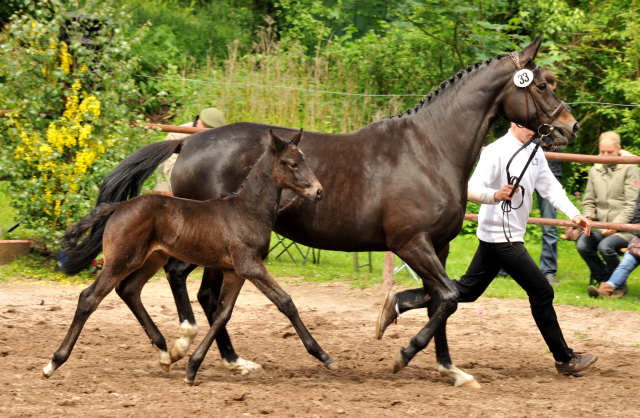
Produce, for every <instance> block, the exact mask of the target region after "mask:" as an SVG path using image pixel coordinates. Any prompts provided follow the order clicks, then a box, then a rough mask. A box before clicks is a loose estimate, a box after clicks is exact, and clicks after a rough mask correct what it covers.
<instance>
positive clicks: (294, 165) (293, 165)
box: [289, 163, 298, 170]
mask: <svg viewBox="0 0 640 418" xmlns="http://www.w3.org/2000/svg"><path fill="white" fill-rule="evenodd" d="M289 167H291V168H293V169H294V170H295V169H296V168H298V164H296V163H292V164H289Z"/></svg>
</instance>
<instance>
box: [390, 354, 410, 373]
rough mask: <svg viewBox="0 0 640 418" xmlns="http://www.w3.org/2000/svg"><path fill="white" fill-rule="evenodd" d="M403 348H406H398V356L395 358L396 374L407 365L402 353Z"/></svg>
mask: <svg viewBox="0 0 640 418" xmlns="http://www.w3.org/2000/svg"><path fill="white" fill-rule="evenodd" d="M402 350H404V349H403V348H400V350H398V353H397V354H396V356H395V357H394V358H393V373H394V374H396V373H398V372H399V371H400V370H402V369H404V368H405V367H407V362H406V361H405V360H404V356H403V355H402Z"/></svg>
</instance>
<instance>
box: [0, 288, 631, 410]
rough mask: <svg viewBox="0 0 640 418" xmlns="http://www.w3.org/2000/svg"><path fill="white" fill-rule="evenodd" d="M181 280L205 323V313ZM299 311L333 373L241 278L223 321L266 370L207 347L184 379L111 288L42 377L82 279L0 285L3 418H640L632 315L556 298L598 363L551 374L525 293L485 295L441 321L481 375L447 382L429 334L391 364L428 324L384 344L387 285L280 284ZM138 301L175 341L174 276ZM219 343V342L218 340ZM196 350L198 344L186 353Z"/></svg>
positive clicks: (573, 340)
mask: <svg viewBox="0 0 640 418" xmlns="http://www.w3.org/2000/svg"><path fill="white" fill-rule="evenodd" d="M198 284H199V283H198V281H197V280H193V281H192V283H191V284H190V287H189V291H190V294H191V299H192V303H193V304H194V305H196V306H194V308H195V311H196V314H197V319H198V323H199V324H200V326H201V332H200V335H199V336H198V338H196V341H195V343H196V344H198V343H199V342H200V340H201V338H202V337H203V336H204V334H205V332H204V331H205V329H206V320H205V319H204V316H203V314H202V310H201V309H200V307H199V305H198V304H197V302H196V301H195V299H196V292H197V288H196V286H197V285H198ZM283 287H284V288H285V290H286V291H287V292H289V293H290V294H291V295H292V297H293V300H294V301H295V302H296V304H297V306H298V309H299V311H300V314H301V316H302V319H303V321H305V323H306V324H307V325H308V327H309V328H310V329H311V332H312V334H313V335H314V336H315V337H316V339H317V340H318V342H319V343H320V345H321V346H322V347H323V348H324V350H325V351H326V352H327V353H328V354H329V355H331V356H332V357H333V358H334V360H335V361H336V363H337V364H338V365H339V366H340V370H339V371H337V372H332V371H330V370H327V369H325V368H324V367H323V366H322V365H321V364H320V363H318V362H317V361H316V360H315V359H314V358H313V357H311V356H309V355H308V354H307V353H306V351H305V350H304V347H303V346H302V344H301V342H300V340H299V339H298V337H297V336H295V335H293V333H294V331H293V328H292V327H291V326H290V325H289V323H288V321H287V319H286V318H285V317H284V316H282V315H281V314H280V313H279V312H278V311H277V309H276V308H275V307H274V306H273V305H271V304H270V303H269V302H268V300H267V299H266V298H265V297H264V296H263V295H262V294H260V293H259V292H258V291H257V290H256V289H255V288H254V287H253V286H251V285H245V288H244V289H243V291H242V293H241V295H240V298H239V299H238V304H237V307H236V310H235V312H234V316H233V318H232V320H231V322H230V323H229V327H228V329H229V332H230V334H231V336H232V339H233V342H234V344H235V347H236V350H237V351H238V353H239V354H240V355H241V356H242V357H244V358H246V359H249V360H252V361H256V362H258V363H260V364H262V365H263V366H264V368H265V371H266V376H265V377H264V378H257V379H248V378H245V377H241V376H238V375H234V374H232V373H230V372H228V371H226V370H225V369H224V368H223V367H222V365H221V361H220V356H219V354H218V352H217V349H215V348H214V349H212V351H210V353H209V356H208V357H207V358H206V359H205V361H204V363H203V365H202V367H201V369H200V372H199V373H198V375H197V378H196V386H195V387H191V388H189V387H185V386H184V384H183V378H184V373H185V366H186V359H183V360H181V361H180V362H178V363H176V364H174V366H173V369H172V370H171V371H170V372H168V373H166V372H164V371H162V369H161V368H160V367H159V365H158V362H157V357H156V353H155V351H154V350H153V348H152V347H151V345H150V344H149V341H148V339H147V337H146V335H145V334H144V332H143V330H142V328H141V327H140V326H139V325H138V323H137V322H136V320H135V318H134V317H133V315H132V314H131V313H130V312H129V310H128V309H127V307H126V306H125V305H124V303H123V302H122V301H120V300H119V298H118V296H117V295H116V294H115V293H113V294H111V295H109V297H107V299H106V300H105V301H104V302H103V303H102V305H101V306H100V307H99V308H98V310H97V311H96V312H95V313H94V314H93V316H92V317H91V318H90V320H89V322H88V323H87V325H86V326H85V328H84V331H83V333H82V334H81V336H80V339H79V341H78V343H77V345H76V347H75V350H74V351H73V353H72V355H71V357H70V359H69V361H68V362H67V363H66V364H64V365H63V366H62V367H61V368H60V369H59V370H58V371H56V373H55V374H54V375H53V376H52V377H51V378H50V379H48V380H43V379H41V378H40V370H41V369H42V367H43V366H45V365H46V364H47V363H48V361H49V359H50V356H51V354H52V353H53V352H54V351H55V350H56V349H57V348H58V346H59V344H60V343H61V342H62V339H63V338H64V335H65V333H66V331H67V327H68V325H69V324H70V322H71V319H72V316H73V313H74V310H75V307H76V301H77V297H78V294H79V292H80V290H81V289H82V287H78V286H73V285H62V284H58V283H46V282H28V281H21V282H18V281H11V282H5V283H0V328H1V329H2V332H1V333H0V416H2V417H23V416H45V415H46V416H54V417H60V416H64V417H75V416H96V417H103V416H104V417H129V416H154V417H165V416H167V417H186V416H189V417H197V416H216V417H218V416H219V417H225V416H229V417H245V416H260V415H269V416H274V417H280V416H282V417H289V416H291V417H298V416H300V417H315V416H318V417H334V416H336V417H349V416H353V417H359V418H360V417H382V416H425V415H427V416H435V417H489V416H490V417H525V416H526V417H535V416H544V417H551V416H553V417H576V416H588V417H592V416H607V417H612V416H620V417H637V416H638V413H640V401H638V395H639V394H640V379H639V377H640V312H622V311H617V312H607V311H602V310H600V309H578V308H574V307H569V306H558V307H557V310H558V315H559V317H560V321H561V325H562V327H563V329H564V332H565V337H566V339H567V341H568V343H569V345H570V346H571V347H572V348H574V349H576V350H577V351H587V352H589V353H597V354H599V355H600V356H601V358H600V360H599V361H598V362H597V363H596V364H595V366H593V367H592V369H590V370H589V371H587V372H585V373H584V375H582V376H579V377H566V376H559V375H557V374H556V372H555V370H554V366H553V359H552V357H551V354H549V352H548V351H547V350H546V346H545V344H544V342H543V340H542V338H541V336H540V335H539V333H538V331H537V329H536V327H535V325H534V323H533V320H532V318H531V315H530V313H529V307H528V302H527V301H523V300H517V301H513V300H500V299H489V298H482V299H480V300H479V301H478V302H476V303H473V304H464V305H460V307H459V309H458V311H457V312H456V313H455V314H454V316H453V317H452V318H451V319H450V321H449V327H448V331H449V341H450V349H451V353H452V358H453V360H454V362H455V363H456V365H457V366H458V367H460V368H461V369H463V370H464V371H466V372H468V373H470V374H473V375H474V376H475V377H476V379H477V380H478V381H479V382H480V383H481V384H482V385H483V388H482V389H481V390H479V391H477V390H473V389H462V388H455V387H453V386H452V382H451V380H450V379H446V378H443V377H441V376H440V375H439V374H438V373H437V372H436V369H435V355H434V351H433V347H432V345H430V346H429V347H428V348H427V349H426V350H425V351H424V352H423V353H420V354H419V355H417V356H416V358H415V359H414V360H413V362H412V363H411V364H410V365H409V367H408V368H406V369H405V370H403V371H401V372H400V373H399V374H397V375H394V374H392V373H391V358H392V356H393V354H394V353H395V352H396V351H397V349H398V348H399V347H400V346H401V345H406V344H407V343H408V341H409V339H410V338H411V337H412V336H413V335H414V334H415V333H417V332H418V330H419V329H420V328H421V327H422V326H424V323H425V321H426V313H425V312H424V311H414V312H412V313H407V314H405V315H403V317H402V318H400V320H399V322H398V324H397V325H391V326H390V327H389V329H388V331H387V333H386V335H385V338H384V339H383V340H381V341H377V340H374V339H373V328H374V324H375V319H376V316H377V312H378V307H379V304H380V302H381V299H382V298H381V294H380V293H379V292H375V291H372V290H355V289H349V287H348V286H347V285H344V284H323V285H317V284H309V283H305V284H300V285H296V284H294V283H286V282H283ZM143 301H144V302H145V305H146V306H147V308H148V310H149V312H150V313H151V315H152V317H153V318H154V320H155V321H156V323H157V324H158V326H159V327H160V329H161V331H163V333H164V335H165V337H166V338H167V341H168V342H169V343H170V344H171V343H172V342H173V340H174V339H175V338H176V337H177V336H178V326H179V324H178V319H177V314H176V310H175V305H174V304H173V299H172V298H171V293H170V290H169V286H168V285H167V283H166V282H164V281H155V282H151V283H149V284H148V285H147V287H146V288H145V291H144V293H143ZM214 347H215V346H214ZM193 349H195V345H194V346H193V347H192V349H191V352H193Z"/></svg>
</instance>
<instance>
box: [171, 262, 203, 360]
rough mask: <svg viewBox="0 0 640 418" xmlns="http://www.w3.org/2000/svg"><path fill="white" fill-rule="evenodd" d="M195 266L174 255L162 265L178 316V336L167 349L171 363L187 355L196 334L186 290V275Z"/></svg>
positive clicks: (195, 325)
mask: <svg viewBox="0 0 640 418" xmlns="http://www.w3.org/2000/svg"><path fill="white" fill-rule="evenodd" d="M196 267H197V265H195V264H191V263H187V262H186V261H182V260H178V259H177V258H174V257H171V258H169V261H168V262H167V264H165V266H164V271H165V274H166V275H167V280H168V281H169V286H170V287H171V293H173V299H174V301H175V302H176V308H177V309H178V317H179V318H180V338H178V339H177V340H176V341H175V342H174V343H173V345H172V346H171V349H170V350H169V354H170V356H171V363H175V362H176V361H178V360H180V359H181V358H183V357H184V356H185V355H187V352H188V351H189V348H190V347H191V343H192V342H193V339H194V338H195V337H196V335H198V325H197V324H196V319H195V317H194V315H193V309H192V308H191V301H190V300H189V293H188V292H187V277H188V276H189V274H190V273H191V272H192V271H193V270H194V269H195V268H196Z"/></svg>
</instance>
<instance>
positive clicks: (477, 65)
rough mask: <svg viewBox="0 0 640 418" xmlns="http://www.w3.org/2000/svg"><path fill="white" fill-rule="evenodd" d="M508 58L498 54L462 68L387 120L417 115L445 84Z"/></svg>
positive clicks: (432, 100) (442, 89)
mask: <svg viewBox="0 0 640 418" xmlns="http://www.w3.org/2000/svg"><path fill="white" fill-rule="evenodd" d="M507 56H509V54H498V55H496V56H495V57H493V58H489V59H487V60H485V61H478V62H476V63H475V64H473V65H469V66H468V67H467V68H463V69H462V70H460V71H458V72H457V73H456V74H454V75H452V76H451V77H449V78H448V79H446V80H444V81H443V82H442V83H440V84H439V85H438V86H437V87H436V88H435V89H433V90H432V91H431V92H429V94H427V96H426V97H425V98H424V99H422V100H420V101H419V102H418V103H417V104H416V105H415V107H413V108H409V109H407V110H406V111H405V112H402V113H400V114H398V115H396V116H389V118H388V119H393V118H395V117H398V118H401V117H402V116H404V115H405V114H407V115H411V114H412V113H414V114H415V113H418V109H421V108H422V107H423V106H424V105H425V103H426V104H427V105H429V104H431V103H433V102H434V101H435V98H436V97H438V95H439V94H440V92H441V91H444V89H445V87H446V86H447V84H450V85H453V83H454V82H455V81H456V80H459V79H461V78H462V76H463V75H465V73H466V74H470V73H471V72H473V71H474V70H477V69H479V68H480V67H481V66H482V65H483V64H484V65H485V66H487V65H489V64H491V62H492V61H494V60H496V61H500V60H501V59H502V58H504V57H507Z"/></svg>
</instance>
